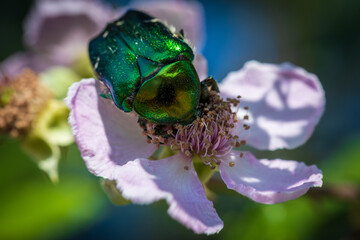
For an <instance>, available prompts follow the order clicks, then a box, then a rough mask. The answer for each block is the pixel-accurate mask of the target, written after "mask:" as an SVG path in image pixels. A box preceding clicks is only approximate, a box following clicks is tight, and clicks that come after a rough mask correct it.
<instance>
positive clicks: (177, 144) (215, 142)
mask: <svg viewBox="0 0 360 240" xmlns="http://www.w3.org/2000/svg"><path fill="white" fill-rule="evenodd" d="M239 99H240V96H238V98H237V99H234V98H228V99H226V100H223V99H222V98H221V97H220V96H219V94H218V93H217V92H216V91H210V94H209V97H208V99H207V101H206V102H201V103H200V104H199V106H198V110H199V112H200V114H199V116H198V117H197V118H196V119H195V120H194V121H193V122H192V123H191V124H188V125H185V126H183V125H181V124H174V125H159V124H155V123H151V122H149V121H146V120H144V119H142V118H140V119H139V124H140V126H141V127H142V128H143V130H144V131H143V135H145V136H146V137H147V142H148V143H153V144H156V145H157V146H158V147H159V146H160V145H162V144H164V145H167V146H170V148H171V150H173V151H181V152H183V153H184V154H186V155H187V156H188V157H193V156H194V155H195V154H196V155H197V156H198V157H199V158H200V159H201V161H202V162H203V163H204V164H206V165H209V166H211V167H212V168H215V166H216V165H219V164H220V163H221V157H222V156H224V155H226V154H228V153H229V152H230V151H231V150H232V149H233V148H234V147H240V146H241V145H245V144H246V140H243V139H240V138H239V136H238V135H237V132H238V131H236V129H238V128H237V127H236V126H238V124H240V121H239V120H238V119H237V116H236V112H233V111H232V109H233V108H236V107H238V106H239V104H240V100H239ZM245 109H247V107H245ZM247 119H248V115H245V117H244V119H243V120H244V121H246V120H247ZM243 120H241V121H243ZM243 128H244V129H245V130H249V129H250V126H248V125H247V124H243Z"/></svg>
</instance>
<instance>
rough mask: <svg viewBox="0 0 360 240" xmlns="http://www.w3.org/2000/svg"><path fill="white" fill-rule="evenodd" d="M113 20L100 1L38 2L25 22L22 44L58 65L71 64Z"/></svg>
mask: <svg viewBox="0 0 360 240" xmlns="http://www.w3.org/2000/svg"><path fill="white" fill-rule="evenodd" d="M115 17H116V16H115V15H114V12H113V10H111V9H110V8H109V7H108V6H107V5H105V4H104V3H102V2H100V1H91V0H77V1H69V0H66V1H57V0H47V1H43V0H38V1H36V4H35V6H34V8H33V9H32V11H31V12H30V14H29V16H28V17H27V20H26V22H25V26H24V38H25V39H24V40H25V43H26V44H28V45H29V46H30V47H32V48H33V49H35V50H36V51H39V52H42V53H46V54H48V55H49V56H50V57H51V58H52V59H54V60H56V61H58V62H59V63H64V64H66V63H71V62H72V61H74V59H75V58H76V57H78V55H81V54H84V53H86V51H87V47H88V42H89V40H90V39H91V38H92V37H93V36H95V35H96V34H98V33H99V32H100V31H101V30H102V29H103V28H104V27H105V25H106V23H107V22H109V21H111V20H112V19H114V18H115Z"/></svg>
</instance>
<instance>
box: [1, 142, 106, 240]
mask: <svg viewBox="0 0 360 240" xmlns="http://www.w3.org/2000/svg"><path fill="white" fill-rule="evenodd" d="M0 152H1V161H0V169H2V171H1V174H0V189H1V194H0V238H1V239H39V238H41V239H48V238H49V237H51V236H58V237H61V236H64V235H67V234H69V233H70V232H72V231H78V230H79V229H81V228H83V227H85V226H86V225H88V224H89V223H91V222H94V221H95V220H96V218H98V217H99V216H101V215H102V214H103V212H104V210H105V209H104V207H105V205H104V203H105V201H106V198H105V196H104V195H103V193H102V191H101V189H100V188H99V184H98V181H97V179H96V178H94V177H92V176H90V174H88V173H87V172H86V170H85V168H84V166H83V163H82V162H81V159H80V156H79V153H78V151H77V149H76V146H74V145H73V146H71V147H70V149H69V150H68V151H67V154H66V156H67V158H68V159H67V160H65V159H62V160H63V161H62V164H61V169H62V170H63V171H61V172H62V173H63V174H61V175H60V183H59V184H52V183H51V182H50V181H49V180H48V177H47V176H46V175H45V173H43V172H41V171H40V170H39V169H38V168H37V167H36V165H35V162H33V161H32V160H31V159H29V157H28V156H27V155H26V154H24V153H23V152H22V150H21V147H20V145H19V143H18V142H17V141H15V140H9V139H4V138H1V142H0ZM69 159H71V161H70V160H69Z"/></svg>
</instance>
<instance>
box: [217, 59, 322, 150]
mask: <svg viewBox="0 0 360 240" xmlns="http://www.w3.org/2000/svg"><path fill="white" fill-rule="evenodd" d="M220 91H221V93H222V94H223V95H224V96H230V97H236V96H238V95H241V97H242V98H241V106H242V107H245V106H248V107H249V115H250V119H249V122H248V123H249V125H250V126H251V129H250V135H249V137H248V139H247V143H249V144H250V145H252V146H254V147H256V148H258V149H269V150H275V149H279V148H295V147H297V146H299V145H302V144H303V143H305V142H306V141H307V139H308V138H309V137H310V136H311V134H312V132H313V130H314V128H315V126H316V124H317V123H318V122H319V120H320V118H321V116H322V114H323V112H324V107H325V94H324V90H323V88H322V86H321V83H320V82H319V80H318V78H317V77H316V76H315V75H314V74H311V73H308V72H306V71H305V70H304V69H303V68H300V67H296V66H294V65H291V64H288V63H285V64H281V65H274V64H263V63H259V62H255V61H251V62H248V63H246V64H245V66H244V68H243V69H241V70H239V71H237V72H232V73H229V75H228V76H227V77H226V78H225V79H224V80H223V82H222V83H221V84H220ZM245 112H246V111H244V109H243V108H241V109H240V111H239V112H238V117H239V118H240V119H242V118H243V117H244V115H245V114H246V113H245Z"/></svg>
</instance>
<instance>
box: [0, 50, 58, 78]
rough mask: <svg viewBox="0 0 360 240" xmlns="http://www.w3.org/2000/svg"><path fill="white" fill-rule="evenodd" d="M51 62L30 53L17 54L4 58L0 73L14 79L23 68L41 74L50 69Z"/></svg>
mask: <svg viewBox="0 0 360 240" xmlns="http://www.w3.org/2000/svg"><path fill="white" fill-rule="evenodd" d="M52 64H53V62H52V61H51V60H49V59H46V57H44V56H41V55H40V54H35V53H32V52H19V53H15V54H14V55H11V56H10V57H8V58H6V59H5V60H4V61H3V62H2V63H1V65H0V71H1V72H2V74H3V75H4V76H7V77H10V78H14V77H16V76H17V75H19V74H20V72H21V71H22V70H23V69H24V68H30V69H31V70H33V71H35V72H41V71H43V70H45V69H46V68H48V67H50V66H51V65H52Z"/></svg>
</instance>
